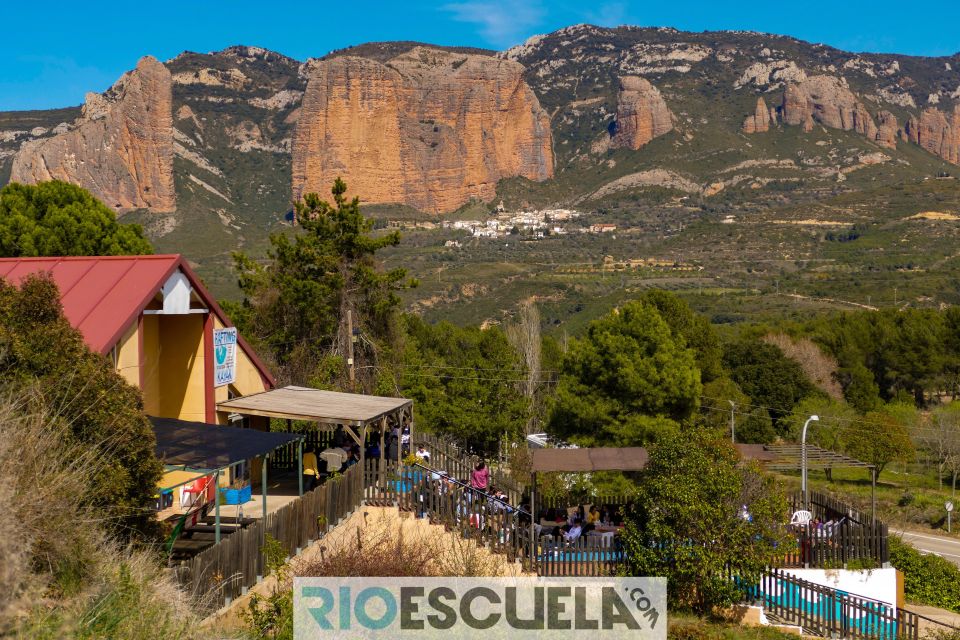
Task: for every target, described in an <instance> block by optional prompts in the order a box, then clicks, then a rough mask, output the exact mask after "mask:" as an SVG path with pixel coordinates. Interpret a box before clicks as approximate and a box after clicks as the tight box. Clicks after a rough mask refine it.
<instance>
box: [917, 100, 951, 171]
mask: <svg viewBox="0 0 960 640" xmlns="http://www.w3.org/2000/svg"><path fill="white" fill-rule="evenodd" d="M905 134H906V137H907V139H908V140H910V142H912V143H914V144H918V145H920V146H921V147H923V148H924V149H926V150H927V151H929V152H930V153H932V154H934V155H938V156H940V157H941V158H943V159H944V160H946V161H947V162H952V163H954V164H960V104H957V105H956V106H955V107H954V108H953V113H951V114H949V115H947V114H945V113H943V112H942V111H940V110H939V109H936V108H933V107H930V108H927V109H924V110H923V111H922V112H921V113H920V118H919V119H917V118H914V117H911V118H910V119H909V120H908V121H907V124H906V127H905Z"/></svg>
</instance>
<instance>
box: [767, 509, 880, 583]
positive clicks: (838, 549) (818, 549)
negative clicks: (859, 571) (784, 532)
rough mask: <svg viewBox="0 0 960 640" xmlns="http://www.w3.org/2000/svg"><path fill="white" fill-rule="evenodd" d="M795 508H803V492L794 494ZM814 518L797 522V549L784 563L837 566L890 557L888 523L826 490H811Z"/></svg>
mask: <svg viewBox="0 0 960 640" xmlns="http://www.w3.org/2000/svg"><path fill="white" fill-rule="evenodd" d="M790 504H791V508H792V510H793V511H797V510H800V509H802V508H803V496H802V494H800V493H795V494H793V495H792V496H790ZM808 506H809V511H810V513H811V514H812V516H813V521H811V522H810V523H808V524H806V525H793V526H791V531H792V533H793V534H794V535H795V537H796V539H797V546H796V549H795V550H794V551H792V552H789V553H787V554H785V555H784V556H783V557H782V558H781V559H780V561H779V562H778V564H779V566H781V567H811V568H818V569H836V568H841V567H844V566H845V565H847V564H849V563H858V564H860V565H861V566H863V567H865V568H867V567H869V566H870V565H872V566H882V565H883V564H884V563H887V562H889V561H890V547H889V543H888V537H889V530H888V528H887V525H885V524H884V523H882V522H880V521H879V520H876V521H874V519H873V518H871V517H870V516H867V515H865V514H863V513H861V512H859V511H857V510H856V509H854V508H852V507H851V506H850V505H848V504H846V503H844V502H841V501H840V500H838V499H836V498H834V497H832V496H828V495H826V494H822V493H817V492H813V491H812V492H810V500H809V505H808Z"/></svg>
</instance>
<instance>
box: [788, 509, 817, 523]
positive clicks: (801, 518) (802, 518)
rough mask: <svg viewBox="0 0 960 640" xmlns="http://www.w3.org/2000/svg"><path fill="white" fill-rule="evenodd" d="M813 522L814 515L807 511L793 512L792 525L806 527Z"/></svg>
mask: <svg viewBox="0 0 960 640" xmlns="http://www.w3.org/2000/svg"><path fill="white" fill-rule="evenodd" d="M811 520H813V514H812V513H810V512H809V511H807V510H805V509H800V510H799V511H794V512H793V517H792V518H790V524H792V525H799V526H801V527H805V526H807V525H808V524H810V521H811Z"/></svg>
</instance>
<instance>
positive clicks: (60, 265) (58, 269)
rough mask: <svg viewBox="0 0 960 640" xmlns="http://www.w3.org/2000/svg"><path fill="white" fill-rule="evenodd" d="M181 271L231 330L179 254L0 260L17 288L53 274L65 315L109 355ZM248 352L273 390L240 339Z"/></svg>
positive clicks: (257, 362) (0, 267)
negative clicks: (33, 278)
mask: <svg viewBox="0 0 960 640" xmlns="http://www.w3.org/2000/svg"><path fill="white" fill-rule="evenodd" d="M177 269H179V270H180V271H182V272H183V273H184V274H185V275H186V276H187V278H188V279H189V280H190V284H191V286H192V287H193V290H194V291H195V292H196V293H197V295H198V296H200V298H201V299H202V300H203V301H204V303H205V304H206V305H207V307H208V308H209V309H210V310H211V311H212V312H213V313H214V314H215V315H216V316H217V317H218V318H220V321H221V322H222V323H223V324H224V325H225V326H227V327H232V326H233V323H231V322H230V320H229V318H227V317H226V315H225V314H224V313H223V310H222V309H220V306H219V305H218V304H217V302H216V300H215V299H214V298H213V296H212V295H210V292H208V291H207V290H206V288H205V287H204V286H203V285H202V284H201V283H200V280H199V278H197V276H196V274H195V273H194V272H193V270H192V269H191V268H190V267H189V265H188V264H187V262H186V260H184V259H183V257H182V256H180V255H179V254H172V255H156V256H92V257H86V256H76V257H74V256H71V257H59V258H0V278H4V279H5V280H7V281H8V282H10V283H11V284H14V285H18V286H19V284H20V282H21V281H23V279H24V278H25V277H27V276H28V275H31V274H36V273H43V272H47V273H50V274H51V276H52V277H53V281H54V282H55V283H56V284H57V287H59V289H60V302H61V304H62V305H63V313H64V315H65V316H66V317H67V320H69V321H70V324H71V325H73V326H74V327H75V328H76V329H78V330H79V331H80V333H82V334H83V338H84V340H85V341H86V343H87V345H88V346H89V347H90V348H91V349H92V350H94V351H96V352H98V353H101V354H106V353H108V352H109V351H110V350H111V349H112V348H113V346H114V345H115V344H116V343H117V341H118V340H119V339H120V338H121V336H122V335H123V333H124V331H126V330H127V329H128V328H129V327H130V324H131V323H132V322H134V321H135V320H137V319H138V318H139V316H140V313H141V312H142V311H143V309H144V307H146V305H147V303H148V302H150V300H152V299H153V297H154V296H155V295H157V293H159V291H160V289H161V288H162V287H163V284H164V283H165V282H166V281H167V278H169V277H170V276H171V274H173V272H174V271H176V270H177ZM239 343H240V346H241V348H242V349H243V350H244V351H245V352H246V353H247V355H248V356H249V357H250V359H251V360H253V362H254V364H255V365H256V366H257V368H258V369H260V373H261V374H262V375H263V377H264V378H265V380H267V381H268V383H269V385H270V386H273V384H274V380H273V376H271V375H270V372H269V370H268V369H267V367H266V365H264V364H263V362H262V361H261V360H260V359H259V358H258V357H257V355H256V354H255V353H254V352H253V350H252V349H250V347H249V345H247V343H246V342H245V341H244V340H243V339H242V338H240V340H239Z"/></svg>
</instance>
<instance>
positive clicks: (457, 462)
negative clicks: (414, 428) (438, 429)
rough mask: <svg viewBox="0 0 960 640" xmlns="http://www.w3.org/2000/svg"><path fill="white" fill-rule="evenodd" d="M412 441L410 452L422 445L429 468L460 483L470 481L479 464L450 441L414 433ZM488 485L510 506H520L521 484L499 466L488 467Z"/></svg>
mask: <svg viewBox="0 0 960 640" xmlns="http://www.w3.org/2000/svg"><path fill="white" fill-rule="evenodd" d="M412 440H413V441H412V443H411V446H412V448H411V451H416V450H417V447H418V446H419V445H421V444H422V445H423V446H424V447H426V449H427V451H429V452H430V463H429V466H430V467H431V468H433V469H436V470H438V471H443V472H444V473H446V474H448V475H450V476H452V477H454V478H456V479H457V480H460V481H462V482H468V481H469V480H470V472H471V471H473V470H474V468H475V467H476V466H477V463H479V462H480V458H478V457H477V456H475V455H472V454H467V453H464V452H463V451H462V450H461V449H460V448H459V447H457V446H456V445H455V444H452V443H451V442H450V441H448V440H444V439H443V438H438V437H437V436H434V435H431V434H429V433H417V432H414V434H413V438H412ZM490 485H491V486H493V487H497V488H498V489H502V490H503V491H504V493H506V494H507V496H508V497H509V499H510V502H511V504H520V502H521V500H522V499H523V494H524V485H523V483H521V482H518V481H517V479H516V478H513V477H511V476H510V474H509V473H507V472H506V470H504V469H503V468H502V467H500V466H491V467H490Z"/></svg>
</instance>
